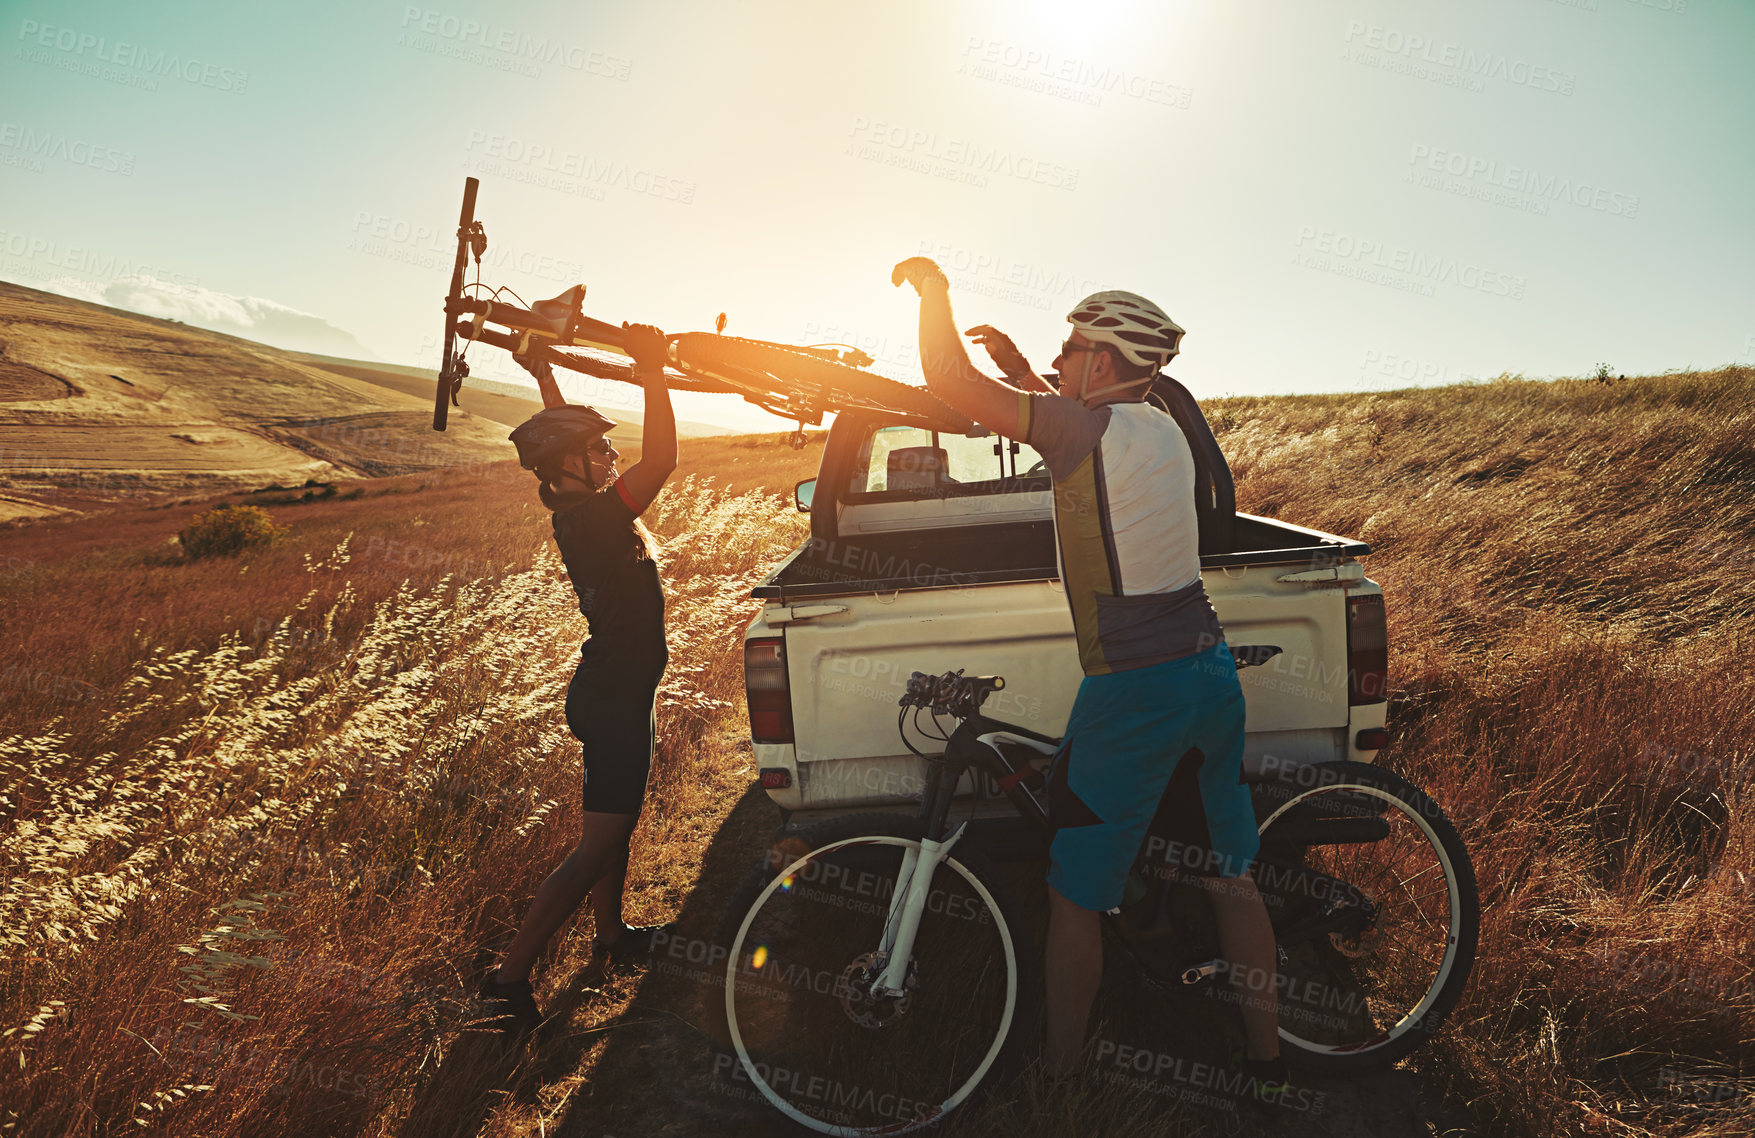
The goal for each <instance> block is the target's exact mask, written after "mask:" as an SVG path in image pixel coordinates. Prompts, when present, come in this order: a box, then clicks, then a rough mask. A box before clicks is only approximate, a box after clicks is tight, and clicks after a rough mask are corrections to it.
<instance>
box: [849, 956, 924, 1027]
mask: <svg viewBox="0 0 1755 1138" xmlns="http://www.w3.org/2000/svg"><path fill="white" fill-rule="evenodd" d="M888 965H889V959H888V957H886V956H884V955H883V954H882V953H877V952H868V953H866V954H865V955H863V956H858V957H855V958H854V960H853V963H851V964H849V965H848V966H847V967H846V968H845V969H843V970H842V972H841V981H840V983H839V985H838V987H839V989H840V993H841V1010H843V1011H845V1012H846V1013H847V1018H848V1019H850V1020H852V1021H853V1022H854V1023H856V1024H858V1025H859V1026H860V1027H865V1028H874V1029H875V1028H882V1027H888V1026H890V1025H891V1024H893V1023H895V1022H896V1021H897V1020H899V1019H901V1018H902V1017H903V1016H904V1015H906V1014H907V1012H908V1004H909V1002H910V1001H912V1000H913V998H914V988H915V969H914V966H913V965H912V964H911V965H909V968H908V978H907V979H906V980H904V981H903V982H902V988H903V991H902V994H901V995H899V996H878V995H874V994H873V993H872V987H873V985H875V984H876V983H877V982H878V978H879V977H881V976H882V975H883V974H884V969H885V968H886V967H887V966H888Z"/></svg>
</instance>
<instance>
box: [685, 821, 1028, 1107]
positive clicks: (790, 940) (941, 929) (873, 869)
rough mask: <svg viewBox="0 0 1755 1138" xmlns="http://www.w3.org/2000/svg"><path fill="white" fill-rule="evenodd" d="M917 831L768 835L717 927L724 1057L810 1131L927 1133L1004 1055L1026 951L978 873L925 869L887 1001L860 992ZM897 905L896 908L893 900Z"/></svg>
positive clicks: (853, 826)
mask: <svg viewBox="0 0 1755 1138" xmlns="http://www.w3.org/2000/svg"><path fill="white" fill-rule="evenodd" d="M921 832H922V830H921V825H920V823H919V822H917V821H915V820H913V819H909V818H905V817H901V816H898V815H895V814H860V815H854V816H851V817H847V818H839V819H834V820H832V821H829V822H824V823H821V824H819V825H816V826H811V827H809V828H807V829H804V830H802V831H800V832H799V833H797V834H791V835H785V836H782V837H779V838H776V840H775V842H774V844H773V845H772V846H771V847H770V848H769V850H768V851H767V852H766V853H765V854H764V855H763V857H762V859H761V861H760V862H759V863H758V865H757V866H756V867H755V869H754V870H753V871H752V872H751V873H750V875H749V877H748V878H747V879H746V880H745V881H744V882H743V884H742V886H741V887H739V889H738V890H737V892H736V893H735V894H734V895H733V897H732V899H731V902H730V903H729V904H728V905H727V907H726V911H725V916H724V918H723V920H722V921H721V924H720V933H719V937H718V945H719V946H721V947H722V948H723V951H724V957H723V959H724V960H725V961H726V965H725V999H724V1012H725V1021H724V1023H725V1029H726V1040H725V1042H726V1047H727V1050H729V1051H730V1052H731V1053H732V1054H733V1055H735V1056H736V1061H737V1063H738V1064H739V1065H740V1067H741V1073H740V1075H739V1078H740V1080H747V1081H748V1082H749V1083H750V1084H751V1085H752V1086H754V1087H755V1088H756V1089H757V1090H758V1091H759V1092H760V1093H761V1096H762V1097H763V1098H764V1099H765V1100H766V1101H767V1102H769V1103H770V1104H772V1105H773V1106H774V1107H775V1108H776V1109H778V1110H779V1111H780V1112H781V1113H783V1114H785V1115H786V1116H787V1117H788V1118H790V1119H792V1120H793V1121H794V1122H797V1123H799V1124H801V1125H804V1126H807V1127H809V1128H811V1129H812V1130H816V1131H818V1132H820V1133H824V1134H845V1135H854V1134H871V1133H878V1132H882V1133H886V1134H902V1133H908V1132H910V1131H912V1130H915V1129H918V1128H920V1127H923V1126H927V1125H930V1124H931V1123H933V1122H934V1121H935V1120H938V1119H940V1118H942V1117H943V1116H944V1115H945V1114H946V1113H947V1112H949V1111H951V1110H953V1109H955V1108H956V1107H957V1106H959V1105H961V1104H962V1103H963V1102H965V1101H967V1100H968V1099H969V1097H970V1096H971V1095H972V1094H974V1093H975V1092H976V1090H977V1088H978V1087H980V1086H981V1084H982V1083H983V1082H984V1081H985V1080H987V1079H989V1078H990V1077H991V1076H992V1074H993V1073H994V1071H995V1070H997V1069H1000V1068H1002V1067H1004V1066H1006V1065H1008V1064H1009V1062H1010V1061H1011V1060H1013V1059H1014V1058H1015V1049H1016V1046H1017V1044H1018V1041H1019V1039H1020V1037H1021V1036H1022V1035H1024V1034H1025V1032H1023V1031H1020V1030H1019V1024H1020V1022H1027V1023H1032V1024H1033V1022H1034V1020H1033V1018H1032V1016H1031V1015H1027V1014H1025V1010H1024V1009H1025V1004H1026V1002H1030V1001H1033V997H1034V996H1035V993H1036V969H1035V952H1034V947H1033V946H1031V945H1021V944H1020V942H1021V941H1023V940H1024V939H1025V934H1024V933H1023V931H1022V930H1023V928H1024V926H1023V925H1022V923H1021V922H1020V920H1019V918H1018V915H1017V908H1016V906H1015V905H1013V904H1012V903H1011V901H1010V899H1009V897H1007V896H1006V894H1005V892H1004V891H1003V888H1002V887H1001V886H1000V885H999V884H998V883H997V878H996V876H995V875H994V873H993V872H992V871H991V870H989V869H988V867H986V866H985V865H983V864H982V863H981V861H980V860H979V859H978V858H976V857H974V856H972V855H971V854H970V853H969V852H968V851H966V850H964V849H963V848H962V847H961V846H959V847H957V848H954V849H953V850H952V852H951V854H950V855H949V856H947V857H945V858H944V860H943V861H941V862H940V863H939V865H938V868H937V870H936V871H935V873H934V875H933V879H932V882H931V891H930V893H929V894H928V896H927V903H926V909H925V911H924V912H923V914H922V916H921V921H920V930H919V935H918V937H917V939H916V940H915V945H914V952H913V954H912V965H911V967H910V969H909V970H908V973H907V975H906V978H905V980H904V983H903V985H902V987H903V991H902V992H901V994H899V995H874V994H873V993H872V991H871V989H872V986H873V984H874V982H875V981H876V980H877V979H878V977H879V976H881V975H882V973H883V971H884V968H885V965H886V962H887V955H886V953H885V951H884V950H885V948H886V947H887V942H886V934H888V935H890V936H893V935H894V930H895V929H896V928H897V927H898V926H899V923H900V922H899V919H893V918H892V916H891V912H890V909H891V898H892V897H894V896H897V894H898V892H899V890H901V889H905V888H906V885H905V883H904V884H902V885H901V886H899V885H898V882H899V881H900V880H901V879H902V874H903V870H904V868H906V867H909V866H911V863H912V861H913V858H914V857H915V856H917V855H918V852H919V848H920V835H921ZM901 895H902V896H906V893H905V892H903V893H902V894H901Z"/></svg>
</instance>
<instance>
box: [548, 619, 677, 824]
mask: <svg viewBox="0 0 1755 1138" xmlns="http://www.w3.org/2000/svg"><path fill="white" fill-rule="evenodd" d="M664 665H665V658H664V656H662V655H661V656H659V657H658V658H657V659H656V660H647V661H633V660H628V659H621V658H617V657H615V656H613V655H610V654H607V653H606V654H603V655H601V656H598V655H594V654H593V653H592V652H591V650H590V648H589V646H588V647H587V648H586V650H585V651H584V652H582V653H580V657H579V667H578V668H577V669H576V670H575V671H574V672H573V682H572V683H571V684H570V685H568V687H567V727H568V728H569V729H570V730H571V731H572V732H573V735H574V736H575V737H576V738H577V739H578V740H579V744H580V746H581V747H582V748H583V750H584V752H585V755H584V757H585V792H584V804H585V809H586V810H587V811H588V812H592V813H599V814H634V815H638V814H639V813H640V807H641V806H642V805H643V804H644V803H645V799H646V779H647V776H648V775H650V773H651V771H652V753H653V747H654V746H655V745H656V743H657V737H656V713H657V702H658V681H659V678H660V677H662V676H663V674H664Z"/></svg>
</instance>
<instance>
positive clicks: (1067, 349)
mask: <svg viewBox="0 0 1755 1138" xmlns="http://www.w3.org/2000/svg"><path fill="white" fill-rule="evenodd" d="M1102 349H1103V345H1102V344H1075V343H1073V342H1072V341H1071V340H1066V341H1064V342H1063V343H1062V344H1061V345H1060V354H1061V355H1063V356H1070V355H1072V354H1073V353H1074V352H1097V351H1101V350H1102Z"/></svg>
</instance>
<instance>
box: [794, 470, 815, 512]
mask: <svg viewBox="0 0 1755 1138" xmlns="http://www.w3.org/2000/svg"><path fill="white" fill-rule="evenodd" d="M816 492H817V480H816V479H815V478H806V479H805V480H804V481H803V482H800V483H799V484H798V485H797V486H794V487H793V488H792V500H793V501H794V502H795V503H797V505H798V512H799V513H801V514H808V513H810V500H811V499H812V498H814V497H815V496H816Z"/></svg>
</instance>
